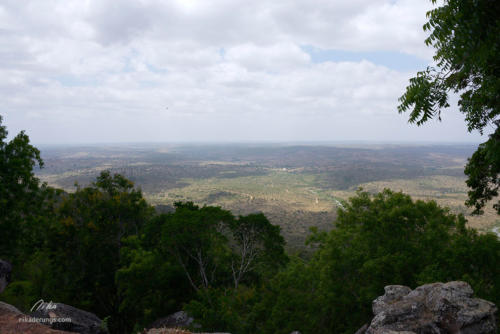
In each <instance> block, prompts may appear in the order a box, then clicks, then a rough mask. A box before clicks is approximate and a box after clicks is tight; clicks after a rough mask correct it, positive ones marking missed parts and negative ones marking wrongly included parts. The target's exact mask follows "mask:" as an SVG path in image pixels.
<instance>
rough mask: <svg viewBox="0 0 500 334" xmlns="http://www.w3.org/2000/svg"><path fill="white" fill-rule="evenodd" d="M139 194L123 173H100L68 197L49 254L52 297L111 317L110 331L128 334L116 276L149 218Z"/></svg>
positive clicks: (54, 228)
mask: <svg viewBox="0 0 500 334" xmlns="http://www.w3.org/2000/svg"><path fill="white" fill-rule="evenodd" d="M152 214H153V208H152V207H150V206H149V205H148V204H147V203H146V201H145V200H144V198H143V197H142V193H141V191H140V190H137V189H134V185H133V183H132V182H131V181H129V180H127V179H126V178H124V177H123V176H121V175H119V174H115V175H113V176H111V175H110V173H109V172H107V171H105V172H102V173H101V174H100V175H99V176H98V177H97V180H96V182H94V183H93V184H91V185H90V186H88V187H85V188H80V187H78V188H77V190H76V192H75V193H72V194H68V195H67V196H66V197H65V198H64V199H63V201H62V203H61V204H60V206H59V207H58V209H57V218H58V220H57V221H56V222H54V223H53V224H52V225H51V228H50V232H49V235H48V242H47V247H46V252H47V253H48V254H49V257H50V260H51V263H52V272H53V275H54V276H53V281H52V284H53V294H52V296H53V298H57V299H58V300H60V301H61V302H66V303H68V304H71V305H73V306H75V307H80V308H83V309H87V310H91V311H92V312H95V313H96V314H98V315H99V316H101V317H102V318H104V317H106V316H110V317H111V318H110V329H111V330H113V331H116V332H119V333H125V332H126V327H127V321H126V319H123V318H121V316H120V314H119V308H120V305H121V304H122V300H121V297H122V296H121V295H120V294H119V293H118V288H117V284H116V281H115V275H116V272H117V271H118V269H119V268H120V265H121V263H122V259H121V256H122V254H123V253H122V252H121V249H122V247H123V246H124V241H125V240H126V238H127V237H130V236H135V235H138V234H139V233H140V231H141V229H142V228H143V226H144V225H145V223H146V222H147V221H148V220H149V219H150V218H151V216H152Z"/></svg>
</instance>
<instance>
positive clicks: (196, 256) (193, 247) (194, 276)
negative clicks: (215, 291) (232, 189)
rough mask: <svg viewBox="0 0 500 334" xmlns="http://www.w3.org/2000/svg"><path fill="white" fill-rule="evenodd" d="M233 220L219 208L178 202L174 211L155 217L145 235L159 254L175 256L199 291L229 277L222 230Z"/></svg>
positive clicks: (225, 243) (226, 252)
mask: <svg viewBox="0 0 500 334" xmlns="http://www.w3.org/2000/svg"><path fill="white" fill-rule="evenodd" d="M233 219H234V217H233V215H232V214H231V213H230V212H229V211H226V210H222V209H221V208H217V207H203V208H199V207H198V206H196V205H194V204H193V203H192V202H187V203H180V202H178V203H175V212H174V213H171V214H166V215H160V216H158V217H156V218H155V220H154V221H153V222H152V223H151V224H150V225H151V226H148V229H147V230H146V238H147V239H148V240H150V241H151V243H152V244H156V245H158V247H159V250H160V251H161V252H162V254H163V256H170V257H172V258H173V259H175V261H177V263H178V264H179V265H180V266H181V267H182V269H183V271H184V274H185V277H186V278H187V280H188V281H189V284H190V285H191V287H192V288H193V289H194V290H195V291H199V290H200V289H204V288H208V287H213V286H217V285H219V284H224V282H226V281H227V280H228V279H229V277H230V275H229V274H228V273H227V271H228V268H229V265H228V263H229V261H230V257H231V252H230V249H229V248H228V244H227V236H226V234H225V233H224V232H225V230H227V228H228V226H229V224H230V222H231V221H232V220H233ZM158 238H159V239H158ZM155 239H156V240H155ZM221 271H222V272H223V273H222V274H221Z"/></svg>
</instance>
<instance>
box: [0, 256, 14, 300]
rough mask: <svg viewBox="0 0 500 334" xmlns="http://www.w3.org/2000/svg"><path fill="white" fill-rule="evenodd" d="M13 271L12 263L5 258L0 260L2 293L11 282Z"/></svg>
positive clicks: (0, 286)
mask: <svg viewBox="0 0 500 334" xmlns="http://www.w3.org/2000/svg"><path fill="white" fill-rule="evenodd" d="M11 272H12V266H11V265H10V263H9V262H7V261H4V260H0V293H2V292H3V290H5V288H6V287H7V285H8V284H9V283H10V279H11V278H10V275H11Z"/></svg>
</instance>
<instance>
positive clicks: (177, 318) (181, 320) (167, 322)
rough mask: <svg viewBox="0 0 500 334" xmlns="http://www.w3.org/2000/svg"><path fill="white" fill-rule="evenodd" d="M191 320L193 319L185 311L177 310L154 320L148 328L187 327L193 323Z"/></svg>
mask: <svg viewBox="0 0 500 334" xmlns="http://www.w3.org/2000/svg"><path fill="white" fill-rule="evenodd" d="M193 321H194V319H193V318H192V317H190V316H189V315H188V314H187V313H186V312H184V311H179V312H175V313H173V314H170V315H169V316H166V317H165V318H160V319H158V320H155V321H154V322H153V323H152V324H151V325H149V328H187V327H189V326H191V325H192V324H193Z"/></svg>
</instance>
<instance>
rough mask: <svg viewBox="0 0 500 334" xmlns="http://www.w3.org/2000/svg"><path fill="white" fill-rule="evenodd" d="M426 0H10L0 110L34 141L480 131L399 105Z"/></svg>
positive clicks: (452, 117)
mask: <svg viewBox="0 0 500 334" xmlns="http://www.w3.org/2000/svg"><path fill="white" fill-rule="evenodd" d="M430 8H431V5H430V1H424V0H418V1H417V0H349V1H344V0H272V1H261V0H252V1H247V0H241V1H237V0H171V1H167V0H163V1H161V0H120V1H116V0H59V1H53V0H33V1H28V0H23V1H19V0H12V1H10V0H3V1H2V2H1V3H0V99H1V101H2V102H1V104H0V115H2V116H3V118H4V121H3V122H4V124H5V125H6V126H7V128H8V130H9V132H10V134H11V135H14V134H15V133H17V132H18V131H20V130H26V131H27V133H28V134H29V136H30V138H31V139H32V141H33V142H34V143H35V144H36V143H38V144H48V143H59V144H66V143H98V142H115V143H116V142H167V141H176V142H178V141H197V142H200V141H225V142H226V141H229V142H235V141H239V142H241V141H280V142H283V141H352V140H363V141H367V140H376V141H439V142H478V141H481V140H483V139H484V138H481V137H480V136H479V134H477V133H473V134H470V133H467V130H466V127H465V124H464V121H463V117H462V115H461V114H460V113H459V112H458V111H457V108H456V107H453V108H450V109H449V110H448V111H446V112H445V113H444V114H443V122H441V123H439V122H437V121H433V122H430V123H429V124H427V125H426V126H423V127H416V126H414V125H409V124H408V123H407V115H399V114H398V113H397V110H396V106H397V98H398V97H399V96H400V95H401V94H402V93H403V92H404V88H405V86H406V84H407V82H408V79H409V78H410V77H411V76H413V75H414V74H415V73H416V71H418V70H421V69H424V68H425V66H427V65H428V64H430V63H431V62H432V55H433V50H432V49H430V48H427V47H425V45H424V43H423V41H424V39H425V37H426V34H425V33H424V32H423V31H422V25H423V24H424V22H425V13H426V11H427V10H429V9H430Z"/></svg>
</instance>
